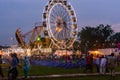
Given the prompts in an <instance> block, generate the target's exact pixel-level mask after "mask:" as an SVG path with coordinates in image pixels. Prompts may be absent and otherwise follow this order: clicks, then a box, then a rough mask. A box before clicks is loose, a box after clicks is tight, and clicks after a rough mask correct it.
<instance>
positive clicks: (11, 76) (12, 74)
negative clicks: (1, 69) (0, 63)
mask: <svg viewBox="0 0 120 80" xmlns="http://www.w3.org/2000/svg"><path fill="white" fill-rule="evenodd" d="M11 57H12V62H11V67H10V70H9V73H8V80H16V79H17V76H18V70H17V66H18V64H19V61H18V59H17V55H16V53H13V54H11Z"/></svg>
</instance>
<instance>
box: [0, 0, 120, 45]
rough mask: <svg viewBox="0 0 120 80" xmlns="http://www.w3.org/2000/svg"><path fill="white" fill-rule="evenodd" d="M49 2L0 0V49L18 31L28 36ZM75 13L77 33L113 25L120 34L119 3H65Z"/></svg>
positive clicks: (104, 0)
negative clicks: (82, 28)
mask: <svg viewBox="0 0 120 80" xmlns="http://www.w3.org/2000/svg"><path fill="white" fill-rule="evenodd" d="M47 1H48V0H0V28H1V29H0V45H9V44H11V43H12V41H11V37H14V33H15V31H16V29H17V28H21V30H22V32H23V33H24V32H27V31H29V30H31V29H33V28H34V23H35V22H42V13H43V8H44V7H45V5H46V3H47ZM67 1H68V2H70V3H71V5H72V6H73V8H74V9H75V12H76V15H77V21H78V25H79V30H80V28H81V27H84V26H88V25H89V26H97V25H99V24H110V25H112V28H113V30H115V32H120V28H119V26H120V5H119V4H120V0H67Z"/></svg>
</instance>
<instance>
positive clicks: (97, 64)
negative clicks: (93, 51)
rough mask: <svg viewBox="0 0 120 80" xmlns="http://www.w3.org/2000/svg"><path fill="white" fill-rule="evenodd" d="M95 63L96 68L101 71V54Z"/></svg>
mask: <svg viewBox="0 0 120 80" xmlns="http://www.w3.org/2000/svg"><path fill="white" fill-rule="evenodd" d="M95 65H96V70H97V72H98V73H99V72H100V57H99V55H97V57H96V59H95Z"/></svg>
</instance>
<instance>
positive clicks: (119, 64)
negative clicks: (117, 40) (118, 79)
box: [117, 52, 120, 66]
mask: <svg viewBox="0 0 120 80" xmlns="http://www.w3.org/2000/svg"><path fill="white" fill-rule="evenodd" d="M117 65H118V66H120V52H119V54H118V56H117Z"/></svg>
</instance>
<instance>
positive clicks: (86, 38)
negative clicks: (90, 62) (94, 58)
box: [78, 24, 114, 52]
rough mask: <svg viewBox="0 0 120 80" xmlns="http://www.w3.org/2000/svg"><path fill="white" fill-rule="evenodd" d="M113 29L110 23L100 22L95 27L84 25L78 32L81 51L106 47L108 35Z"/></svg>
mask: <svg viewBox="0 0 120 80" xmlns="http://www.w3.org/2000/svg"><path fill="white" fill-rule="evenodd" d="M113 32H114V31H113V30H112V28H111V26H110V25H103V24H100V25H98V26H97V27H90V26H86V27H84V28H82V30H81V31H80V32H78V39H79V41H81V49H82V51H83V52H85V51H88V50H94V49H98V48H103V47H104V48H105V47H108V43H109V39H108V38H109V37H110V35H111V34H112V33H113Z"/></svg>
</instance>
